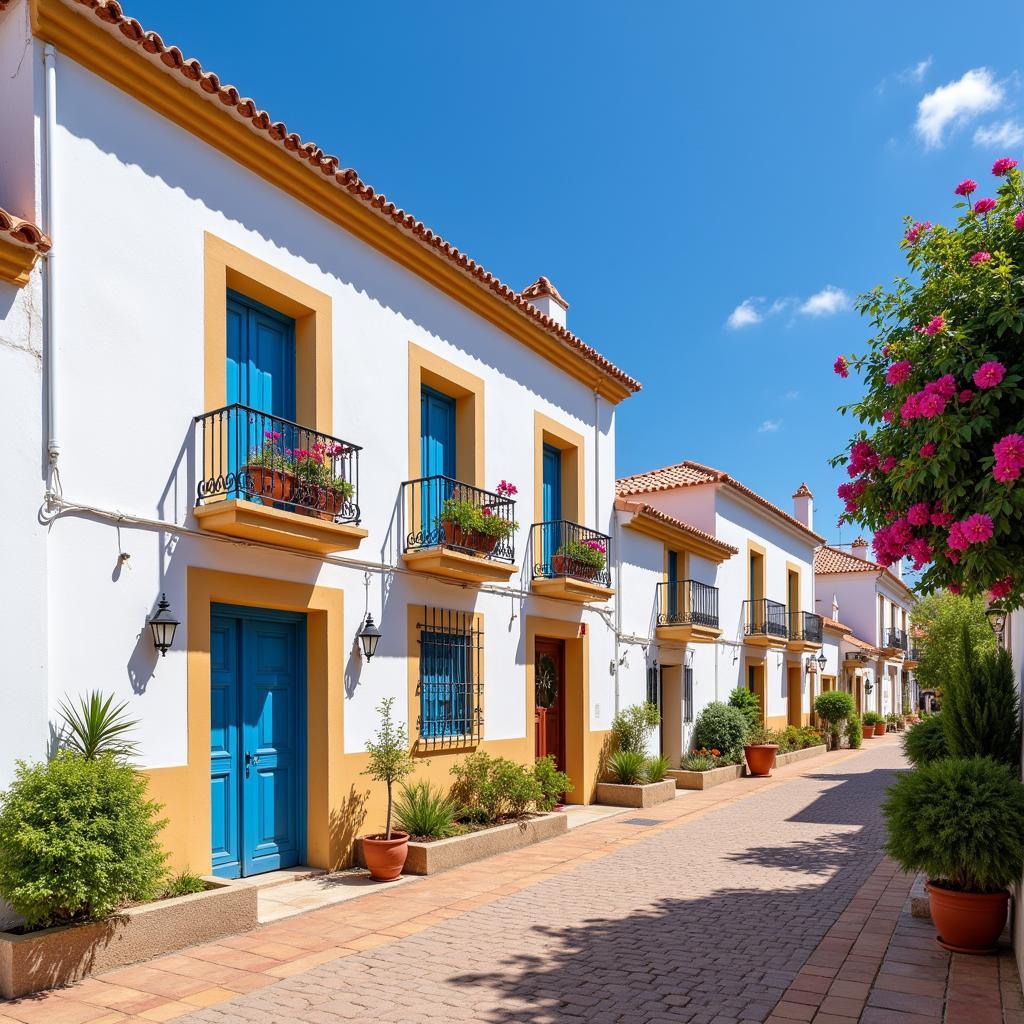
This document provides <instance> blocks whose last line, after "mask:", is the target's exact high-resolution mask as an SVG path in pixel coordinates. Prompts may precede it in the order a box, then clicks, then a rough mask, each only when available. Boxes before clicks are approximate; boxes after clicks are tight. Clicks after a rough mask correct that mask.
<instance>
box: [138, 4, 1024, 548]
mask: <svg viewBox="0 0 1024 1024" xmlns="http://www.w3.org/2000/svg"><path fill="white" fill-rule="evenodd" d="M244 6H245V8H246V10H247V12H248V16H247V17H240V16H239V14H238V10H237V8H236V7H235V6H234V5H228V4H209V3H207V2H205V0H203V2H200V0H177V2H176V3H174V4H167V3H166V2H165V0H163V2H162V0H126V2H125V7H126V8H127V13H128V14H130V15H133V16H135V17H137V18H138V19H139V20H140V21H141V22H142V23H143V24H144V25H145V26H146V27H147V28H151V29H155V30H156V31H158V32H160V33H161V35H162V36H163V38H164V40H165V42H168V43H175V44H177V45H179V46H180V47H181V48H182V49H183V50H184V51H185V53H186V56H195V57H198V58H199V60H200V61H201V62H202V63H203V65H204V66H205V67H207V68H210V69H213V70H215V71H217V72H218V74H220V75H221V77H222V79H224V80H226V81H230V82H232V83H233V84H235V85H236V86H238V87H239V89H241V91H242V92H243V94H247V95H251V96H252V97H253V98H254V99H255V100H256V101H257V102H258V103H259V104H260V105H262V106H263V107H264V108H265V109H267V110H268V111H269V112H270V113H271V115H272V116H273V117H275V118H277V119H280V120H283V121H285V122H286V123H287V124H288V125H289V127H290V128H291V129H292V130H295V131H297V132H299V133H300V134H301V135H302V136H303V137H304V138H307V139H312V140H314V141H316V142H317V143H318V144H319V145H320V146H322V147H323V148H324V149H325V150H326V151H328V152H331V153H335V154H337V155H338V156H339V157H340V158H341V160H342V162H343V164H345V165H348V166H354V167H355V168H357V170H358V171H359V172H360V174H361V175H362V176H363V178H364V179H365V180H367V181H368V182H369V183H370V184H372V185H373V186H374V187H375V188H377V189H379V190H382V191H384V192H385V193H386V194H387V195H388V197H389V198H391V199H393V200H394V201H395V202H397V203H398V204H399V205H400V206H402V207H404V208H405V209H406V210H409V211H410V212H412V213H414V214H415V215H416V216H417V217H419V218H421V219H422V220H423V221H425V222H426V223H427V224H429V225H430V226H431V227H432V228H434V229H435V230H437V231H439V232H440V233H441V234H443V235H444V236H445V237H446V238H448V239H450V240H451V241H452V242H453V243H455V244H457V245H458V246H459V247H460V248H462V249H464V250H465V251H466V252H468V253H469V254H470V255H471V256H472V257H474V258H475V259H477V260H478V261H479V262H481V263H483V264H484V265H485V266H486V267H487V268H488V269H489V270H491V271H492V272H494V273H496V274H497V275H498V276H500V277H501V278H502V279H503V280H504V281H506V282H507V283H509V284H510V285H512V286H514V287H517V288H521V287H523V286H525V285H526V284H528V283H529V282H530V281H532V280H534V279H535V278H536V277H537V275H538V274H546V275H547V276H548V277H550V278H551V279H552V280H553V281H554V282H555V284H556V285H557V287H558V288H559V290H560V291H561V292H562V294H563V295H564V296H565V298H566V299H567V300H568V301H569V302H570V304H571V308H570V310H569V326H570V327H571V328H572V329H573V330H574V331H575V332H576V333H578V334H579V335H580V336H581V337H582V338H584V340H586V341H588V342H590V343H591V344H594V345H595V346H596V347H597V348H598V349H600V351H601V352H603V353H604V354H605V355H607V356H608V357H609V358H611V359H613V360H614V361H615V362H617V363H618V364H619V365H620V366H622V367H623V368H624V369H626V370H628V371H629V372H630V373H632V374H633V375H634V376H635V377H637V378H639V379H640V380H641V381H642V382H643V384H644V390H643V392H642V393H641V394H640V395H638V396H636V397H634V398H631V399H629V400H628V401H626V402H625V403H623V404H622V405H621V406H620V411H619V420H618V460H619V466H618V469H619V473H620V475H624V474H627V473H632V472H637V471H640V470H644V469H650V468H654V467H656V466H662V465H667V464H670V463H673V462H677V461H679V460H681V459H684V458H692V459H696V460H697V461H700V462H705V463H708V464H710V465H713V466H716V467H718V468H720V469H724V470H727V471H728V472H730V473H732V474H733V475H734V476H736V477H737V478H738V479H740V480H742V481H743V482H744V483H746V484H747V485H748V486H751V487H753V488H755V489H756V490H758V491H759V492H760V493H762V494H764V495H765V496H766V497H768V498H769V499H771V500H774V501H776V502H778V503H779V504H781V505H783V507H786V508H789V507H790V495H791V494H792V492H793V491H794V490H795V489H796V486H797V485H798V484H799V483H800V481H801V480H806V481H807V483H808V484H809V485H810V487H811V489H812V490H813V491H814V493H815V496H816V500H817V521H816V525H817V527H818V528H819V530H820V531H822V532H824V533H825V534H826V535H827V536H828V538H829V539H830V540H833V541H834V540H837V539H839V537H840V535H839V531H838V530H837V529H836V528H835V522H836V518H837V516H838V513H839V510H840V508H839V504H838V502H837V500H836V498H835V487H836V484H837V483H838V482H839V480H840V476H839V474H838V473H836V471H833V470H832V469H830V468H829V466H828V464H827V459H828V457H829V456H830V455H832V454H834V453H835V452H837V451H839V450H840V449H841V448H842V447H843V445H844V443H845V441H846V439H847V437H848V436H849V433H850V432H851V430H852V429H853V424H852V423H851V422H850V421H848V420H844V419H843V418H842V417H840V416H839V415H838V414H837V413H836V412H835V408H836V406H837V405H838V404H839V403H840V402H844V401H847V400H849V399H851V398H852V397H854V395H855V394H856V391H857V387H858V385H857V383H856V381H855V380H854V379H853V378H851V379H850V380H848V381H845V382H844V381H841V380H840V379H839V378H837V377H835V376H834V375H833V373H832V371H831V365H832V362H833V360H834V358H835V356H836V355H837V354H838V353H840V352H848V351H850V350H855V349H857V348H858V347H859V346H860V345H861V343H862V342H863V339H864V338H865V337H866V324H865V323H863V322H862V321H861V319H860V317H859V316H858V315H857V314H856V313H855V312H854V311H853V310H852V309H851V308H850V300H851V299H852V298H853V297H854V296H855V295H856V294H857V293H858V292H859V291H862V290H865V289H867V288H870V287H871V286H873V285H875V284H877V283H879V282H882V281H887V280H889V279H890V278H891V277H892V276H893V275H894V274H895V273H897V272H899V271H900V269H901V265H902V260H901V256H900V252H899V249H898V241H899V237H900V232H901V225H900V217H901V216H902V215H903V214H905V213H910V214H913V215H914V216H915V217H917V218H919V219H929V220H933V221H937V220H943V219H946V220H948V219H950V218H951V212H952V211H951V203H952V201H953V198H954V197H953V195H952V190H953V187H954V186H955V184H956V182H958V181H959V180H960V179H962V178H964V177H967V176H970V177H974V178H976V179H978V181H979V182H980V183H981V188H980V190H979V195H985V194H991V193H992V192H994V185H991V187H988V188H986V186H989V185H990V183H991V182H992V180H993V179H991V177H990V175H989V168H990V166H991V164H992V161H993V159H994V158H995V157H998V156H1003V155H1009V156H1014V157H1018V158H1019V157H1021V155H1022V150H1024V83H1022V81H1021V79H1020V76H1019V71H1018V62H1019V55H1020V42H1021V39H1022V38H1024V31H1022V30H1024V9H1021V8H1016V7H1015V5H1013V4H1004V5H1001V6H1000V7H999V8H998V10H996V9H993V11H992V12H990V14H989V15H987V16H985V17H976V16H974V15H972V14H969V13H968V12H967V11H966V10H965V8H964V6H963V5H962V4H957V5H953V4H951V3H945V2H935V3H929V4H924V3H915V4H893V3H891V2H889V3H884V4H883V3H878V2H874V0H871V2H866V0H865V2H860V3H857V4H847V5H844V6H843V8H842V9H840V5H837V4H820V3H809V2H800V3H788V4H763V3H754V2H744V3H733V4H728V5H710V6H709V5H698V4H695V3H682V2H646V3H642V4H620V3H611V2H607V0H591V2H582V0H574V2H564V3H559V4H548V5H543V6H541V7H538V6H537V5H534V4H529V5H527V4H522V5H517V6H511V5H500V4H479V3H470V2H468V0H456V2H449V3H445V4H440V3H434V4H424V3H422V0H421V2H416V3H414V2H402V3H397V2H386V0H377V2H375V3H374V4H372V5H370V6H362V7H360V6H359V5H356V6H352V5H348V4H337V3H334V2H330V3H327V2H323V0H321V2H319V3H318V2H316V0H309V2H308V3H305V4H303V5H302V11H301V14H300V13H299V8H298V5H296V7H295V8H294V10H295V13H294V14H288V13H282V12H286V11H287V8H286V7H282V5H281V4H280V3H279V2H273V3H271V2H267V0H247V2H246V4H245V5H244ZM730 323H731V324H732V326H730ZM852 536H853V533H852V532H851V529H850V528H849V527H846V528H845V530H844V533H843V535H842V539H843V540H844V541H847V542H848V541H849V540H851V539H852Z"/></svg>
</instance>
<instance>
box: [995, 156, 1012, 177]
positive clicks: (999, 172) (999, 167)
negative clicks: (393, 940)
mask: <svg viewBox="0 0 1024 1024" xmlns="http://www.w3.org/2000/svg"><path fill="white" fill-rule="evenodd" d="M1016 166H1017V161H1016V160H1011V159H1010V158H1009V157H1008V156H1001V157H1000V158H999V159H998V160H997V161H996V162H995V163H994V164H993V165H992V173H993V174H994V175H995V176H996V177H997V178H1002V177H1003V176H1004V175H1006V174H1008V173H1009V172H1010V171H1012V170H1013V169H1014V167H1016Z"/></svg>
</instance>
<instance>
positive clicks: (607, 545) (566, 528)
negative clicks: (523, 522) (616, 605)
mask: <svg viewBox="0 0 1024 1024" xmlns="http://www.w3.org/2000/svg"><path fill="white" fill-rule="evenodd" d="M530 533H531V541H532V545H533V577H534V579H537V578H543V579H554V578H558V577H570V578H572V579H576V580H584V581H586V582H588V583H596V584H598V585H599V586H602V587H610V586H611V570H610V568H609V566H610V564H611V550H612V540H611V537H609V536H608V535H607V534H604V533H598V532H597V531H596V530H588V529H587V527H585V526H580V524H579V523H570V522H569V521H568V520H566V519H554V520H551V521H549V522H546V523H534V524H533V526H532V527H531V528H530Z"/></svg>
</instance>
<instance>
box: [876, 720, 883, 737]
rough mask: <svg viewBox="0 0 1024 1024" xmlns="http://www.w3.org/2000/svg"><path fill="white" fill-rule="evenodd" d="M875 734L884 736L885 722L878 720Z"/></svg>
mask: <svg viewBox="0 0 1024 1024" xmlns="http://www.w3.org/2000/svg"><path fill="white" fill-rule="evenodd" d="M875 735H876V736H884V735H885V722H876V723H875Z"/></svg>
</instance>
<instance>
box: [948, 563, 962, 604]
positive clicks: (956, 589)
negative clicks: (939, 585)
mask: <svg viewBox="0 0 1024 1024" xmlns="http://www.w3.org/2000/svg"><path fill="white" fill-rule="evenodd" d="M958 561H959V559H958ZM954 564H956V563H954ZM946 589H947V590H948V591H949V592H950V593H951V594H953V595H954V596H955V595H957V594H961V593H963V591H961V589H960V585H959V584H958V583H950V585H949V586H948V587H946Z"/></svg>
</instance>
